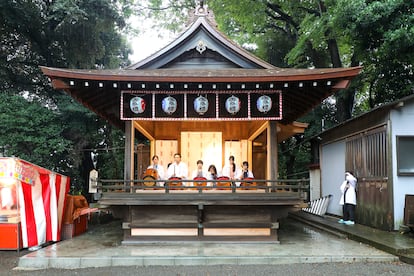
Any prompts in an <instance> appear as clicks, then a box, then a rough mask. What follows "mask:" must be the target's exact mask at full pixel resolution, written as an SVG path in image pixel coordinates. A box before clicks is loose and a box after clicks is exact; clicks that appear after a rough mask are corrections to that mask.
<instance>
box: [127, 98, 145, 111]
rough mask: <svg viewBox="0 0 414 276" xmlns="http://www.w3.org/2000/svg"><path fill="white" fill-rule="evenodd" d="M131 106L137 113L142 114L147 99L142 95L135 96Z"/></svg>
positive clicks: (130, 102) (130, 103)
mask: <svg viewBox="0 0 414 276" xmlns="http://www.w3.org/2000/svg"><path fill="white" fill-rule="evenodd" d="M129 107H130V108H131V111H132V112H134V113H135V114H140V113H143V112H144V111H145V100H144V99H143V98H141V97H133V98H132V99H131V100H130V101H129Z"/></svg>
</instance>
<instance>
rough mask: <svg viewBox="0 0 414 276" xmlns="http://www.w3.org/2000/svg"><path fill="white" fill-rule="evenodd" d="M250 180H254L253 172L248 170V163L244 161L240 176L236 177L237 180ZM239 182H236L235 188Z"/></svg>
mask: <svg viewBox="0 0 414 276" xmlns="http://www.w3.org/2000/svg"><path fill="white" fill-rule="evenodd" d="M246 178H247V179H248V178H250V179H252V178H254V175H253V172H252V171H251V170H249V162H247V161H244V162H243V167H242V170H241V172H240V174H239V175H238V176H237V179H240V180H243V179H246ZM240 183H241V182H236V185H237V186H240Z"/></svg>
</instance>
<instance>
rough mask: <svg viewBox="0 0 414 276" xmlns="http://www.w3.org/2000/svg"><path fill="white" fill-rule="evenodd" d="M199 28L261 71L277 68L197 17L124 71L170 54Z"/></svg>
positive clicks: (204, 18) (140, 66) (203, 19)
mask: <svg viewBox="0 0 414 276" xmlns="http://www.w3.org/2000/svg"><path fill="white" fill-rule="evenodd" d="M201 27H204V29H205V30H206V31H207V32H208V33H209V34H210V35H211V36H212V37H214V38H215V39H217V41H219V42H220V43H222V44H223V46H225V47H227V48H229V49H230V50H231V51H233V52H235V53H236V54H238V55H240V56H241V57H243V58H244V59H246V60H248V61H250V62H252V63H254V64H256V65H257V66H258V67H261V68H263V69H277V67H275V66H273V65H272V64H270V63H268V62H266V61H264V60H262V59H260V58H258V57H256V56H255V55H253V54H252V53H250V52H249V51H247V50H245V49H243V48H242V47H241V46H239V45H238V44H236V43H235V42H234V41H232V40H231V39H229V38H228V37H227V36H226V35H224V34H223V33H221V32H220V31H219V30H218V29H217V28H216V27H214V26H213V25H212V24H211V22H210V21H209V20H208V19H207V18H206V17H205V16H199V17H198V18H197V19H196V20H195V21H194V22H193V23H192V24H191V25H190V26H189V27H188V28H187V29H186V30H185V31H184V32H182V33H181V34H180V35H179V36H178V37H177V38H176V39H174V40H173V41H172V42H170V43H169V44H167V45H166V46H165V47H163V48H161V49H160V50H158V51H157V52H155V53H153V54H152V55H150V56H148V57H147V58H144V59H143V60H141V61H138V62H137V63H134V64H132V65H130V66H128V67H127V68H126V69H132V70H136V69H140V68H143V67H144V66H145V65H147V64H149V63H151V62H153V61H155V60H157V59H159V58H160V57H162V56H164V55H166V54H168V53H169V52H171V51H172V50H173V49H175V48H177V47H179V45H180V44H182V43H184V42H185V40H186V39H187V38H189V37H190V36H191V35H192V34H193V33H194V32H196V31H197V30H198V29H199V28H201Z"/></svg>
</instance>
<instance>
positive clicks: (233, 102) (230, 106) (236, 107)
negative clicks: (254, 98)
mask: <svg viewBox="0 0 414 276" xmlns="http://www.w3.org/2000/svg"><path fill="white" fill-rule="evenodd" d="M240 107H241V101H240V99H239V98H237V97H235V96H231V97H229V98H227V100H226V110H227V112H228V113H230V114H232V115H234V114H236V113H237V112H239V111H240Z"/></svg>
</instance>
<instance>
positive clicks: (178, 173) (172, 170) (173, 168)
mask: <svg viewBox="0 0 414 276" xmlns="http://www.w3.org/2000/svg"><path fill="white" fill-rule="evenodd" d="M172 177H174V178H179V179H187V177H188V167H187V164H185V163H184V162H182V161H181V154H180V153H176V154H174V162H173V163H172V164H171V165H170V166H169V167H168V170H167V178H168V179H170V178H172Z"/></svg>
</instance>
